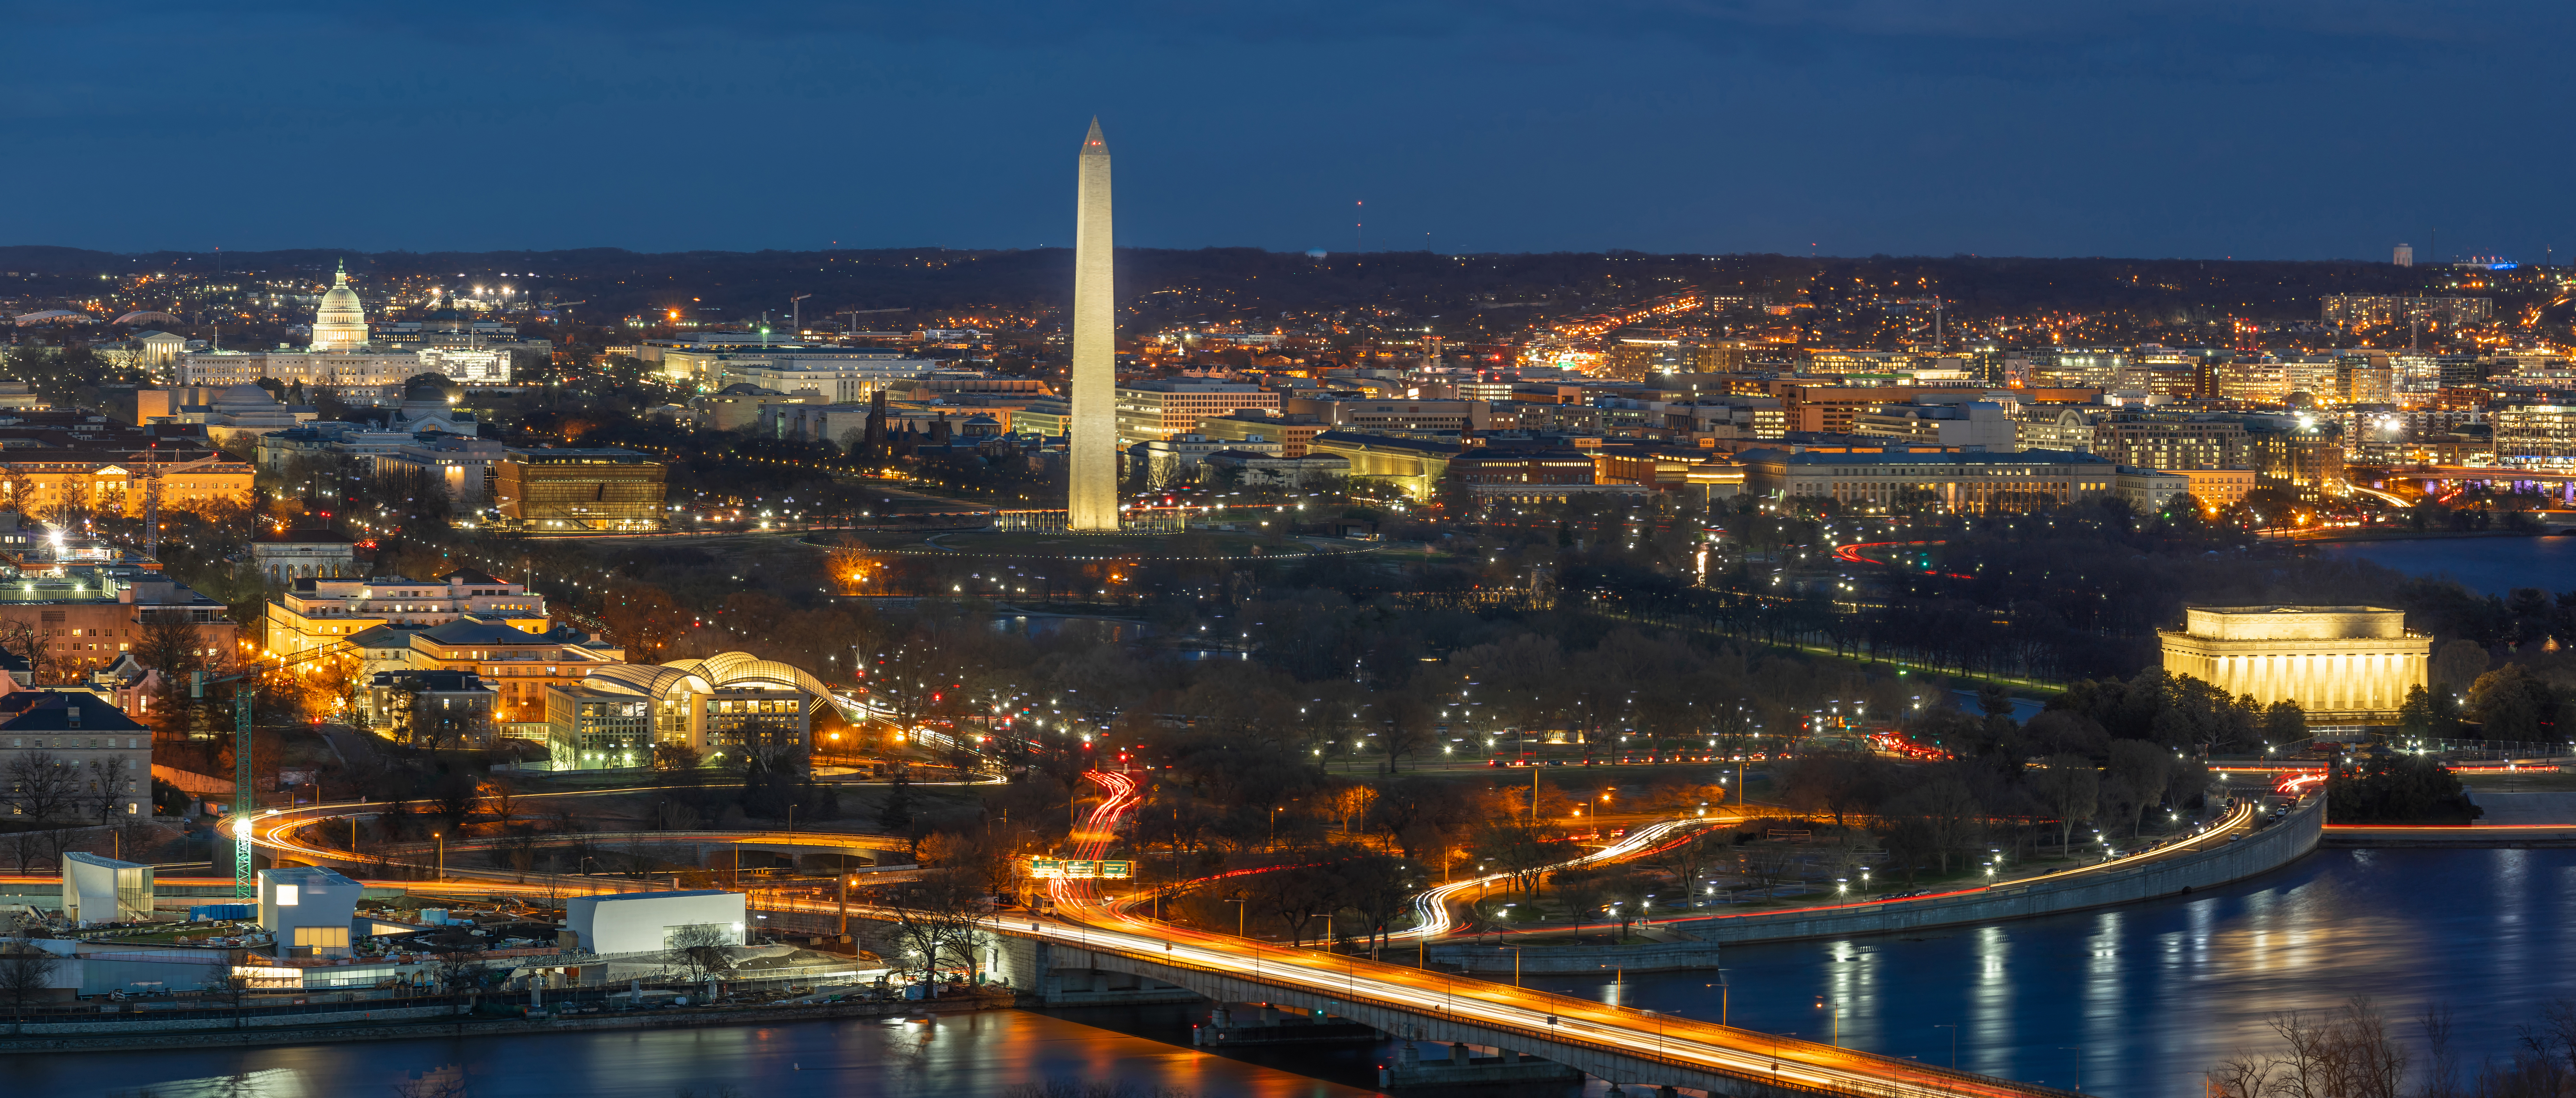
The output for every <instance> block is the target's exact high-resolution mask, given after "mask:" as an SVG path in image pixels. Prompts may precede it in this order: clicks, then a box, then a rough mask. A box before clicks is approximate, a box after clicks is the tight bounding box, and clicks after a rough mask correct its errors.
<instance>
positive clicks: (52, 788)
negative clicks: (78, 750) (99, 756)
mask: <svg viewBox="0 0 2576 1098" xmlns="http://www.w3.org/2000/svg"><path fill="white" fill-rule="evenodd" d="M80 773H81V772H80V766H79V764H77V763H74V762H72V761H71V760H69V759H65V758H63V757H61V756H59V755H56V754H54V753H53V752H51V751H26V752H22V753H20V754H18V755H17V756H16V757H14V758H11V759H10V760H9V802H10V807H11V808H13V809H14V810H16V812H17V814H18V815H19V816H20V817H22V818H24V819H25V820H27V821H28V822H30V823H33V824H36V825H38V826H40V827H41V826H43V825H46V824H51V823H55V822H58V821H60V820H62V819H63V818H64V817H66V816H69V815H71V814H72V813H73V812H74V811H76V810H77V808H78V806H79V804H80V801H81V799H82V794H83V792H84V790H83V789H82V788H81V778H80Z"/></svg>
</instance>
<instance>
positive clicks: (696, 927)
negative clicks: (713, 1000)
mask: <svg viewBox="0 0 2576 1098" xmlns="http://www.w3.org/2000/svg"><path fill="white" fill-rule="evenodd" d="M662 944H663V947H664V948H666V949H668V950H670V951H671V963H672V964H673V965H675V966H677V967H678V968H679V969H680V970H681V971H682V972H684V973H686V974H687V975H688V978H689V981H690V982H691V983H697V982H699V981H702V980H705V979H706V978H707V977H709V976H712V975H717V974H721V973H725V972H730V971H732V970H733V953H732V948H733V932H732V931H730V930H727V929H725V928H724V927H722V926H718V925H716V924H714V923H688V924H685V925H681V926H675V927H672V928H671V929H670V930H669V931H668V932H667V933H665V935H664V936H663V939H662Z"/></svg>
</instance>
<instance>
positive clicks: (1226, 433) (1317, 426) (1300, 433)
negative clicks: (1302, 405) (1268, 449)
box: [1197, 412, 1329, 458]
mask: <svg viewBox="0 0 2576 1098" xmlns="http://www.w3.org/2000/svg"><path fill="white" fill-rule="evenodd" d="M1326 430H1329V428H1327V427H1326V426H1325V425H1324V423H1323V422H1322V421H1321V420H1318V419H1316V418H1315V417H1313V416H1298V415H1276V416H1273V415H1263V414H1261V413H1258V412H1238V413H1235V414H1233V415H1226V416H1209V417H1208V418H1206V419H1202V420H1200V421H1199V426H1198V432H1197V433H1199V434H1202V435H1205V436H1207V437H1209V438H1213V439H1222V440H1224V441H1228V442H1265V443H1266V442H1275V443H1278V444H1279V447H1280V449H1279V453H1280V456H1281V457H1289V458H1301V457H1304V456H1306V446H1307V444H1308V443H1310V442H1312V441H1314V438H1315V436H1316V435H1320V434H1323V433H1324V432H1325V431H1326Z"/></svg>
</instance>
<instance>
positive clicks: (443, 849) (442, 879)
mask: <svg viewBox="0 0 2576 1098" xmlns="http://www.w3.org/2000/svg"><path fill="white" fill-rule="evenodd" d="M429 837H430V838H433V839H436V840H438V878H437V879H438V882H439V883H440V884H445V883H447V833H446V832H444V831H432V832H430V833H429Z"/></svg>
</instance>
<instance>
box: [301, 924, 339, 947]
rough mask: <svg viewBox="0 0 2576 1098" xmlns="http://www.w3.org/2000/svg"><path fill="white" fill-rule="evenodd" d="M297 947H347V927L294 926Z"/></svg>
mask: <svg viewBox="0 0 2576 1098" xmlns="http://www.w3.org/2000/svg"><path fill="white" fill-rule="evenodd" d="M295 944H296V946H297V947H298V948H314V949H347V948H349V928H348V927H345V926H299V927H296V928H295Z"/></svg>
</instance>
